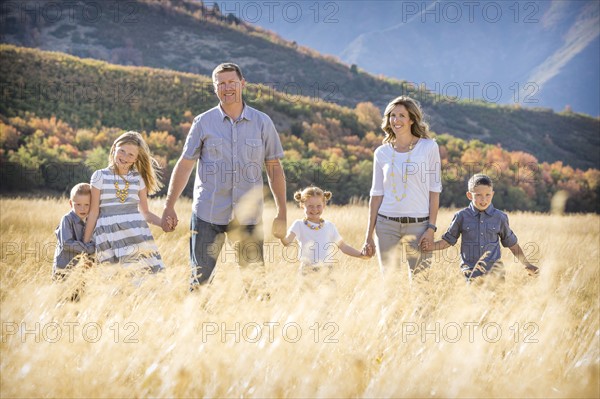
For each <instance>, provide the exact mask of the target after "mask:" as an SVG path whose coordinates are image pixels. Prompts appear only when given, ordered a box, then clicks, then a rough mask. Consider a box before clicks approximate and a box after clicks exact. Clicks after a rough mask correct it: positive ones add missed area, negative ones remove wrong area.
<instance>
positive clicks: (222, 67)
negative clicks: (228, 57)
mask: <svg viewBox="0 0 600 399" xmlns="http://www.w3.org/2000/svg"><path fill="white" fill-rule="evenodd" d="M231 71H235V73H236V74H237V76H238V78H240V80H242V79H244V76H243V75H242V69H241V68H240V67H239V65H237V64H234V63H233V62H224V63H222V64H219V65H217V67H216V68H215V69H214V70H213V72H212V80H213V82H216V81H217V74H219V73H221V72H231Z"/></svg>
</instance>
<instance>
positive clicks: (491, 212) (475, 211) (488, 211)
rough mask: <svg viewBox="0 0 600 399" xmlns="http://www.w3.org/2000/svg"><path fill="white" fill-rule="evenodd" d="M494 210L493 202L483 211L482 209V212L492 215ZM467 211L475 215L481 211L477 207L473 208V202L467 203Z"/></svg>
mask: <svg viewBox="0 0 600 399" xmlns="http://www.w3.org/2000/svg"><path fill="white" fill-rule="evenodd" d="M495 210H496V208H494V204H490V206H488V207H487V208H486V209H485V211H483V213H485V214H486V215H488V216H492V215H493V214H494V211H495ZM469 212H470V213H471V215H472V216H477V215H478V214H480V213H481V211H480V210H479V209H477V208H475V206H474V205H473V202H471V203H470V204H469Z"/></svg>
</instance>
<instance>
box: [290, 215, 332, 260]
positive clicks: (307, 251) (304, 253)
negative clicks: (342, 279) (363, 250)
mask: <svg viewBox="0 0 600 399" xmlns="http://www.w3.org/2000/svg"><path fill="white" fill-rule="evenodd" d="M308 223H310V224H312V225H315V224H314V223H311V222H308ZM290 232H291V233H294V234H296V240H297V241H298V244H299V246H300V248H299V250H298V258H299V260H300V263H301V264H302V266H303V267H304V266H317V265H327V266H331V265H332V264H335V263H338V260H337V259H336V258H335V254H336V253H337V252H338V250H339V247H338V245H339V243H340V242H341V241H342V236H340V233H338V231H337V228H336V227H335V225H334V224H333V223H331V222H329V221H327V220H326V221H325V222H324V223H323V227H322V228H320V229H319V230H313V229H311V228H310V227H308V226H306V225H305V224H304V220H301V219H297V220H295V221H294V223H292V225H291V226H290V228H289V230H288V234H289V233H290Z"/></svg>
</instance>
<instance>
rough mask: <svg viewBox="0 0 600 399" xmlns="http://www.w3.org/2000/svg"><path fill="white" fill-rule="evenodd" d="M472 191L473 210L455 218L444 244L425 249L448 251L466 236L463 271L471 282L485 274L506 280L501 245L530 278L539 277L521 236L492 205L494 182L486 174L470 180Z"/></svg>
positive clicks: (456, 215) (461, 249)
mask: <svg viewBox="0 0 600 399" xmlns="http://www.w3.org/2000/svg"><path fill="white" fill-rule="evenodd" d="M468 190H469V191H467V198H468V199H469V200H470V201H471V203H470V204H469V206H468V207H467V208H465V209H462V210H460V211H458V212H457V213H456V214H455V215H454V219H452V223H450V227H448V231H446V233H445V234H444V235H443V236H442V239H441V240H438V241H436V242H434V243H433V244H432V245H430V246H429V247H425V248H422V249H423V250H424V251H437V250H441V249H445V248H448V247H449V246H451V245H454V244H456V242H457V241H458V238H459V237H460V236H461V235H462V241H461V247H460V254H461V258H462V265H461V271H462V273H463V275H464V276H465V277H466V278H467V280H468V281H469V280H471V279H473V278H475V277H479V276H482V275H484V274H499V275H500V276H502V277H503V275H504V270H503V268H502V262H501V260H500V257H501V252H500V244H502V246H504V247H508V249H510V251H511V252H512V253H513V255H515V257H516V258H517V259H518V260H519V261H520V262H521V263H523V264H524V265H525V269H526V270H527V272H528V273H529V274H530V275H533V274H537V273H538V271H539V269H538V268H537V267H536V266H534V265H532V264H531V263H530V262H529V260H528V259H527V257H526V256H525V254H524V253H523V250H522V249H521V246H520V245H519V244H518V242H517V236H516V235H515V233H513V231H512V230H511V229H510V227H509V225H508V216H507V215H506V214H505V213H504V212H502V211H500V210H498V209H496V208H494V205H492V198H493V197H494V185H493V183H492V179H490V178H489V177H488V176H486V175H483V174H476V175H473V176H472V177H471V178H470V179H469V183H468Z"/></svg>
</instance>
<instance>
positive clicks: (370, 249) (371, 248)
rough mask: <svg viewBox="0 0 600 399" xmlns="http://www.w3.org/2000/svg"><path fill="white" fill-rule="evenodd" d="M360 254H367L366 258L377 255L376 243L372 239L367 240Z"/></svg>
mask: <svg viewBox="0 0 600 399" xmlns="http://www.w3.org/2000/svg"><path fill="white" fill-rule="evenodd" d="M360 254H361V255H362V256H365V257H366V259H368V258H372V257H373V255H375V243H374V242H372V241H370V242H369V241H367V242H365V245H363V247H362V250H361V251H360Z"/></svg>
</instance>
